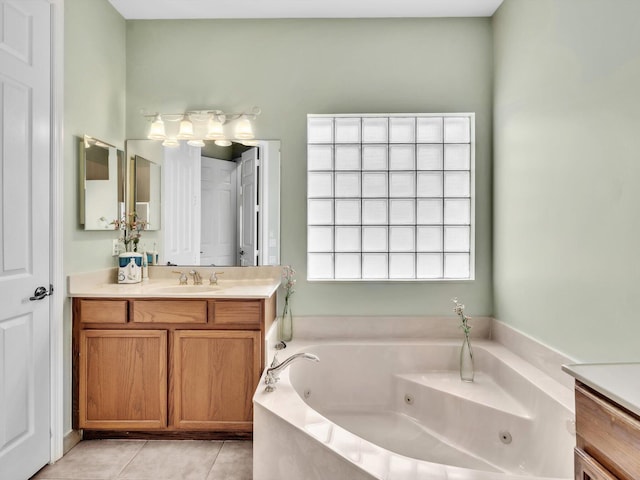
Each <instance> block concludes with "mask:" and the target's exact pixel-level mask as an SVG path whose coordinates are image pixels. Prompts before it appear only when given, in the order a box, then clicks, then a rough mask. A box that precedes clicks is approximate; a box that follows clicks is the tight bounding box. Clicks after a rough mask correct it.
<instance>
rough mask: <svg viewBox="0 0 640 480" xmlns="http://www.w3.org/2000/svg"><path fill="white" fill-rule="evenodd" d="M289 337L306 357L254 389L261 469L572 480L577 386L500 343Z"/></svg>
mask: <svg viewBox="0 0 640 480" xmlns="http://www.w3.org/2000/svg"><path fill="white" fill-rule="evenodd" d="M459 343H460V342H458V341H437V340H427V341H420V342H412V341H397V342H378V341H367V342H358V341H348V342H335V341H334V342H330V343H325V342H294V343H292V344H291V345H290V346H289V348H287V349H285V350H283V351H281V352H280V353H279V359H280V360H283V359H285V358H287V357H288V356H289V355H292V354H293V353H296V352H299V351H305V352H309V353H314V354H316V355H318V357H320V359H321V361H320V363H312V362H308V361H304V360H300V361H298V362H296V363H294V364H292V365H291V367H290V368H289V369H288V370H285V371H284V372H283V373H282V375H281V376H280V381H279V382H278V386H277V389H276V391H275V392H272V393H266V392H264V388H263V385H262V384H261V385H260V387H259V388H258V391H257V392H256V395H255V397H254V479H255V480H272V479H273V480H275V479H285V480H286V479H291V480H302V479H305V480H307V479H331V480H340V479H345V480H346V479H348V480H359V479H372V478H376V479H398V480H400V479H403V480H404V479H429V480H432V479H433V480H440V479H442V480H444V479H447V480H452V479H460V480H462V479H495V480H508V479H516V478H517V479H522V478H529V479H543V478H544V479H551V478H553V479H560V478H561V479H570V478H572V476H573V456H572V452H573V446H574V445H575V435H574V428H573V426H574V423H573V421H574V414H573V394H572V392H571V390H570V389H568V388H566V387H565V386H562V385H560V384H559V383H558V382H556V381H555V380H553V379H551V378H550V377H548V376H547V375H545V374H544V373H542V372H541V371H540V370H538V369H536V368H534V367H533V366H531V365H530V364H528V363H526V362H525V361H524V360H522V359H521V358H520V357H518V356H516V355H514V354H513V353H512V352H510V351H509V350H507V349H506V348H505V347H503V346H501V345H500V344H497V343H495V342H491V341H487V340H476V341H474V342H473V352H474V358H475V363H476V380H475V382H474V383H471V384H469V383H464V382H461V381H460V378H459V374H458V359H459Z"/></svg>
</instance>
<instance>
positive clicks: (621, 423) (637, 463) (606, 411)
mask: <svg viewBox="0 0 640 480" xmlns="http://www.w3.org/2000/svg"><path fill="white" fill-rule="evenodd" d="M575 396H576V450H575V455H574V458H575V478H576V480H616V479H618V480H635V479H638V478H640V417H638V416H637V415H635V414H634V413H632V412H630V411H629V410H627V409H625V408H624V407H621V406H620V405H618V404H616V403H615V402H613V401H612V400H610V399H609V398H607V397H605V396H603V395H601V394H600V393H598V392H596V391H595V390H593V389H591V388H589V387H587V386H586V385H583V384H582V383H580V382H576V388H575Z"/></svg>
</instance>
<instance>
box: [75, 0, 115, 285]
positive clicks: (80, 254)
mask: <svg viewBox="0 0 640 480" xmlns="http://www.w3.org/2000/svg"><path fill="white" fill-rule="evenodd" d="M64 10H65V13H64V27H65V28H64V30H65V35H64V59H65V68H64V95H65V103H64V187H65V188H64V191H65V194H64V212H65V215H64V217H65V220H64V221H65V228H64V258H65V260H64V265H65V270H66V273H67V274H68V273H72V272H84V271H90V270H95V269H97V268H107V267H113V266H115V262H114V260H113V258H112V257H111V256H109V253H110V252H111V243H112V239H114V238H117V234H116V232H113V231H106V232H101V231H87V232H85V231H84V230H83V229H82V226H81V225H79V221H78V168H79V167H78V153H77V146H76V143H75V138H74V137H75V136H82V135H84V134H87V135H91V136H93V137H96V138H99V139H101V140H103V141H105V142H107V143H110V144H112V145H115V146H117V147H118V148H119V149H123V148H124V139H125V103H126V102H125V99H126V83H125V79H126V71H125V68H126V59H125V56H126V48H125V40H126V22H125V20H124V19H123V18H122V16H121V15H120V14H119V13H118V12H116V10H115V9H114V8H113V7H112V6H111V4H110V3H109V2H108V1H107V0H65V2H64Z"/></svg>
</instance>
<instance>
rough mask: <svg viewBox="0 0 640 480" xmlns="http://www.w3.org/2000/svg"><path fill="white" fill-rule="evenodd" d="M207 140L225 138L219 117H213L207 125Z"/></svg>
mask: <svg viewBox="0 0 640 480" xmlns="http://www.w3.org/2000/svg"><path fill="white" fill-rule="evenodd" d="M207 138H209V139H214V140H215V139H218V138H224V130H223V126H222V122H221V121H220V120H218V118H217V117H211V118H210V119H209V123H208V125H207Z"/></svg>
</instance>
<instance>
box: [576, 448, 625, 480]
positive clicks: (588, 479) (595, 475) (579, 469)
mask: <svg viewBox="0 0 640 480" xmlns="http://www.w3.org/2000/svg"><path fill="white" fill-rule="evenodd" d="M574 459H575V480H616V477H614V476H613V475H612V474H610V473H609V472H608V471H607V470H605V469H604V467H602V465H600V464H599V463H598V462H596V461H595V460H594V459H593V458H591V457H590V456H589V455H587V454H586V453H585V452H583V451H582V450H580V449H579V448H576V449H575V454H574Z"/></svg>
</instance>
